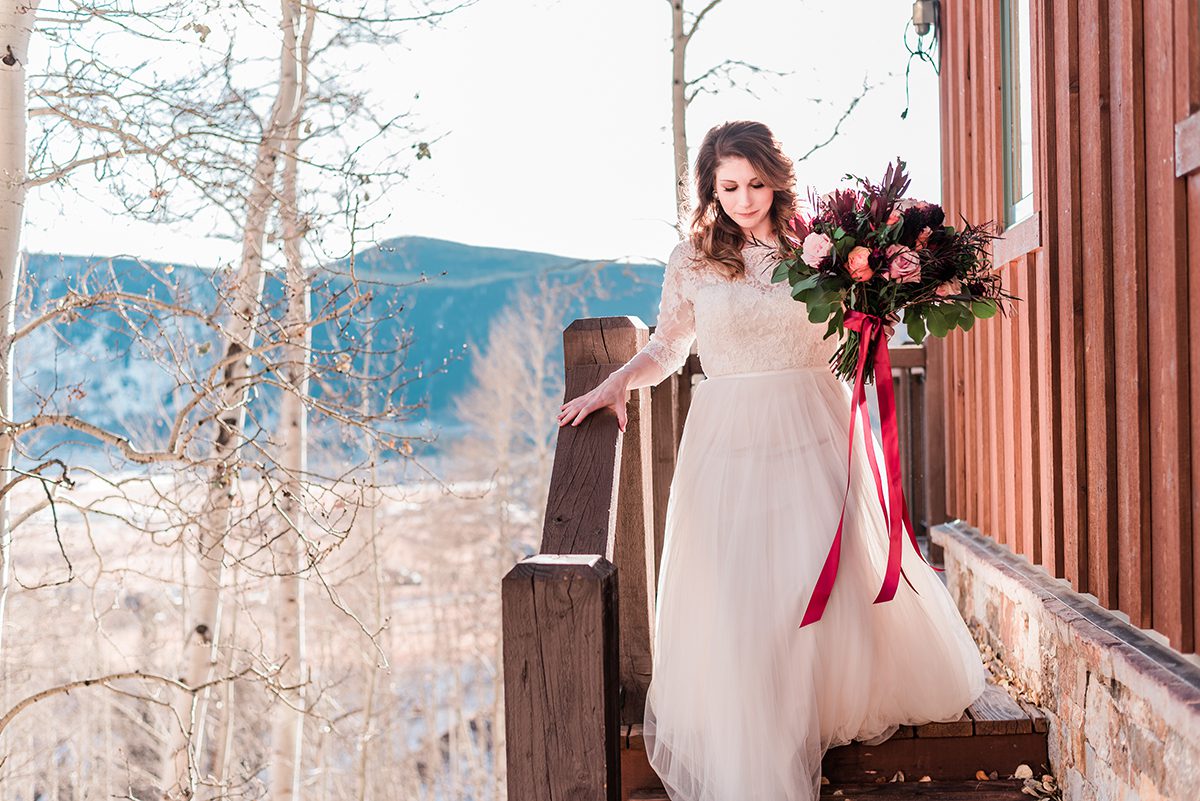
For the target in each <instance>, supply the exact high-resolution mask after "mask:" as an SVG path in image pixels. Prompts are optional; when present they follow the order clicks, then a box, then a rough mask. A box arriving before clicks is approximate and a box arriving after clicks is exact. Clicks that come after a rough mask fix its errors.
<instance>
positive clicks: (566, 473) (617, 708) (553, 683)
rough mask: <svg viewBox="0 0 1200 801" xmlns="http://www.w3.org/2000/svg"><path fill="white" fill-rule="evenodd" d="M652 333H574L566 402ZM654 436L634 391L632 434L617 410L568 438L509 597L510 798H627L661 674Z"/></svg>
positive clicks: (591, 419) (598, 326)
mask: <svg viewBox="0 0 1200 801" xmlns="http://www.w3.org/2000/svg"><path fill="white" fill-rule="evenodd" d="M648 332H649V329H647V327H646V325H645V323H643V322H642V321H641V320H639V319H638V318H636V317H601V318H587V319H581V320H576V321H575V322H573V323H572V324H571V325H570V326H568V327H567V329H566V330H565V331H564V332H563V352H564V355H563V360H564V364H565V370H566V393H565V394H566V398H573V397H578V396H579V395H582V394H584V393H585V392H587V391H589V390H590V389H592V388H593V387H595V386H596V385H598V384H599V383H600V382H601V381H602V380H603V379H604V378H605V377H606V376H607V375H608V374H609V373H610V372H612V371H613V370H615V369H616V368H617V367H619V366H621V365H622V364H623V363H625V361H627V360H628V359H629V358H630V357H631V356H633V355H634V354H635V353H636V352H637V351H638V350H639V349H640V348H641V347H642V346H643V345H645V344H646V342H647V340H648V338H649V333H648ZM650 437H651V431H650V392H649V391H648V390H647V389H639V390H635V391H633V392H632V393H631V394H630V399H629V405H628V425H627V426H626V430H625V433H624V434H622V433H621V432H620V430H619V429H618V428H617V420H616V416H615V415H614V414H613V413H612V412H611V411H609V410H601V411H599V412H593V413H592V414H590V415H588V417H587V418H585V419H584V421H583V422H582V423H581V424H580V425H578V426H563V427H562V428H561V429H559V434H558V442H557V444H556V448H555V453H554V467H553V470H552V471H551V477H550V492H549V498H548V500H547V503H546V522H545V527H544V528H543V531H542V546H541V549H540V553H539V554H537V555H535V556H532V557H530V558H528V559H525V560H522V561H521V562H520V563H518V564H517V565H516V566H515V567H514V568H513V569H512V570H511V571H509V573H508V575H507V576H505V577H504V581H503V585H502V592H501V601H502V607H503V616H504V629H503V636H504V673H505V679H504V700H505V718H506V721H505V730H506V734H507V764H508V797H509V799H510V801H542V800H543V799H544V800H545V801H550V800H551V799H559V798H570V799H573V800H574V799H580V800H581V801H582V800H583V799H597V801H599V800H600V799H605V800H606V801H607V800H610V799H611V801H616V799H619V798H620V791H621V788H620V763H619V759H620V752H619V748H618V737H619V734H620V723H622V722H635V721H640V720H641V716H642V712H643V708H644V705H645V698H646V688H647V686H648V685H649V682H650V668H651V664H652V657H651V651H650V649H651V645H652V639H653V637H652V634H653V624H654V581H653V575H654V568H653V561H654V551H653V548H654V533H653V512H652V489H651V473H650V465H651V445H650ZM618 577H619V579H620V580H619V582H618ZM618 587H619V592H618ZM618 596H619V602H618Z"/></svg>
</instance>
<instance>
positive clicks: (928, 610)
mask: <svg viewBox="0 0 1200 801" xmlns="http://www.w3.org/2000/svg"><path fill="white" fill-rule="evenodd" d="M849 408H850V392H849V388H848V387H846V386H845V385H844V384H842V383H841V382H839V381H837V380H836V379H835V378H834V377H833V376H832V374H830V372H829V370H828V368H826V367H820V368H814V369H789V370H780V371H770V372H758V373H742V374H738V375H727V376H719V377H715V378H707V379H705V380H703V381H701V382H700V383H699V384H698V385H697V386H696V387H695V389H694V391H693V395H692V401H691V406H690V408H689V411H688V414H687V418H686V423H685V425H684V432H683V437H682V440H681V442H680V446H679V454H678V461H677V464H676V468H675V475H674V479H673V481H672V486H671V494H670V501H669V503H668V506H667V513H666V535H665V540H664V545H663V554H662V564H661V566H660V574H659V583H658V597H657V605H656V611H655V633H654V672H653V677H652V681H651V684H650V688H649V692H648V695H647V699H646V707H645V717H644V726H643V734H644V739H645V743H646V749H647V753H648V755H649V759H650V763H651V765H652V766H653V767H654V769H655V770H656V772H657V773H658V774H659V776H660V777H661V778H662V780H663V783H664V785H665V787H666V789H667V792H668V795H669V796H670V797H671V799H673V801H812V800H813V799H816V798H817V797H818V794H819V789H820V776H821V759H822V757H823V755H824V752H825V750H826V749H827V748H829V747H831V746H834V745H841V744H844V743H848V742H850V741H851V740H855V739H857V740H862V741H866V742H870V743H871V744H874V743H877V742H881V741H883V740H885V739H887V738H888V737H890V736H891V735H892V734H893V733H895V731H896V729H897V728H898V726H899V725H900V724H921V723H927V722H930V721H948V720H956V719H957V718H958V717H959V716H960V715H961V714H962V712H963V710H964V709H965V708H966V707H967V706H969V705H970V704H971V703H972V702H973V701H974V700H975V699H976V698H977V697H978V696H979V695H980V694H981V693H982V692H983V690H984V686H985V683H986V676H987V672H986V668H985V667H984V665H983V663H982V661H981V659H980V656H979V650H978V647H977V645H976V644H975V642H974V641H973V639H972V637H971V635H970V632H969V631H968V629H967V627H966V625H965V624H964V622H963V620H962V617H961V616H960V615H959V613H958V610H957V609H956V607H955V605H954V602H953V600H952V599H951V597H950V594H949V592H948V591H947V590H946V587H945V585H944V584H943V583H942V581H941V579H940V578H939V577H938V575H937V573H935V572H934V571H933V570H932V569H931V568H930V567H929V566H928V565H926V564H925V563H924V562H923V561H922V560H921V558H920V557H919V556H918V555H917V554H916V553H915V552H914V551H913V549H912V546H911V543H907V542H906V543H905V550H904V557H903V562H902V564H903V566H904V570H905V573H906V574H907V576H908V578H909V580H910V581H912V583H913V585H914V586H915V587H916V589H917V590H918V592H919V593H920V595H919V596H918V595H917V594H914V593H913V591H912V589H911V588H910V587H909V586H908V584H907V583H905V582H904V580H903V579H901V581H900V586H899V588H898V589H897V591H896V595H895V597H894V598H893V599H892V600H891V601H887V602H883V603H879V604H874V603H872V601H873V600H874V599H875V597H876V595H877V594H878V592H879V588H880V586H881V584H882V580H883V573H884V568H885V566H886V563H887V535H886V529H885V526H884V520H883V514H882V512H881V510H880V509H879V501H878V497H877V495H876V494H875V488H874V483H873V479H872V478H871V474H870V468H869V467H868V465H867V462H866V459H865V450H863V447H862V445H861V442H862V438H861V429H860V430H859V434H858V435H856V438H855V439H856V444H855V449H856V452H855V456H854V468H853V469H854V480H853V482H852V485H851V490H850V498H849V501H848V504H847V510H846V519H847V523H846V527H845V531H844V533H843V535H842V548H841V561H840V567H839V570H838V576H837V583H836V585H835V587H834V590H833V594H832V596H831V597H830V599H829V603H828V605H827V606H826V608H825V612H824V615H823V616H822V618H821V620H819V621H817V622H816V623H813V624H811V625H809V626H805V627H804V628H803V629H801V628H799V625H800V620H801V619H802V617H803V613H804V609H805V605H806V604H807V602H808V598H809V595H810V593H811V592H812V588H813V585H814V583H815V581H816V578H817V576H818V574H819V573H820V570H821V565H822V564H823V562H824V560H825V555H826V553H827V552H828V550H829V545H830V543H831V542H832V540H833V535H834V532H835V530H836V527H837V520H838V514H839V512H840V510H841V502H842V495H843V490H844V488H845V486H846V435H847V432H846V427H847V424H848V422H849V418H848V415H849ZM874 441H875V442H877V441H878V440H877V439H876V440H874ZM876 447H877V446H876Z"/></svg>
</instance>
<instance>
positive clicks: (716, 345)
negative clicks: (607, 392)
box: [641, 240, 837, 384]
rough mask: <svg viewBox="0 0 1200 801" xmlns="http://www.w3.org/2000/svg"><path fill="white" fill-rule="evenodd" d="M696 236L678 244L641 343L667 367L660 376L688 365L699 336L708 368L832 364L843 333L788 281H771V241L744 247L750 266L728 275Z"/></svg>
mask: <svg viewBox="0 0 1200 801" xmlns="http://www.w3.org/2000/svg"><path fill="white" fill-rule="evenodd" d="M694 256H695V253H694V249H693V246H692V244H691V242H690V241H689V240H684V241H682V242H680V243H679V244H678V245H676V246H675V249H674V250H673V251H671V256H670V258H669V259H668V260H667V267H666V270H665V272H664V273H663V287H662V297H661V300H660V304H659V310H658V322H657V324H656V325H655V328H654V332H653V333H652V334H651V335H650V341H649V342H648V343H647V344H646V346H645V347H644V348H642V350H641V352H642V353H646V354H647V355H649V356H650V357H651V358H653V359H654V361H655V362H657V363H658V364H659V366H660V367H661V368H662V375H661V376H658V377H656V380H654V381H653V383H654V384H657V383H659V382H660V381H662V380H663V379H665V378H666V377H667V376H668V375H670V374H671V373H673V372H675V371H676V370H678V369H679V368H680V367H682V366H683V363H684V361H686V360H687V356H688V353H689V351H690V350H691V347H692V342H693V341H695V342H696V343H697V351H698V353H699V356H700V364H701V367H702V368H703V369H704V374H705V375H707V376H718V375H728V374H730V373H746V372H756V371H760V370H784V369H788V368H793V367H828V362H829V358H830V357H831V356H832V355H833V352H834V351H835V350H836V349H837V340H836V339H835V338H830V339H828V340H826V339H824V338H823V337H824V334H825V328H826V326H825V324H824V323H820V324H817V323H810V322H809V321H808V314H807V310H806V308H805V306H804V304H803V303H798V302H797V301H795V300H794V299H793V298H792V296H791V291H790V287H789V285H788V283H787V282H786V281H781V282H779V283H771V273H772V272H773V271H774V269H775V266H776V265H777V264H778V263H779V262H778V260H777V256H776V254H775V250H774V248H772V247H771V246H769V245H748V246H746V247H744V248H743V249H742V259H743V261H744V262H745V264H746V273H745V275H744V276H742V277H741V278H738V279H728V278H725V277H724V276H722V275H721V274H720V273H718V272H716V271H715V270H714V269H713V268H711V267H709V266H708V265H706V264H704V263H703V262H701V261H699V260H697V259H695V258H694Z"/></svg>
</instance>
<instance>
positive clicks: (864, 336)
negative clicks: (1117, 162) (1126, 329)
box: [772, 159, 1014, 384]
mask: <svg viewBox="0 0 1200 801" xmlns="http://www.w3.org/2000/svg"><path fill="white" fill-rule="evenodd" d="M845 177H846V178H849V179H854V180H855V181H856V182H857V183H858V184H859V187H860V188H856V189H841V190H834V191H833V192H829V193H828V194H825V195H822V196H821V197H820V198H819V199H814V198H813V195H812V193H811V192H810V193H809V205H810V208H811V210H812V215H811V217H809V218H807V219H806V218H805V217H803V216H799V215H798V216H796V217H795V218H793V220H792V224H791V225H792V231H793V233H794V235H795V241H796V242H797V243H799V244H798V245H797V246H796V247H795V248H794V250H793V251H792V253H791V254H790V256H789V257H787V258H785V259H783V260H782V261H781V262H780V263H779V266H778V267H777V268H776V270H775V273H774V276H773V277H772V280H773V281H776V282H778V281H783V280H785V279H786V280H787V281H789V282H790V283H791V287H792V297H794V298H795V299H796V300H799V301H803V302H804V303H805V304H806V306H807V308H808V318H809V319H810V320H812V321H813V322H815V323H823V322H826V321H828V323H829V328H828V330H827V331H826V332H825V336H826V337H827V338H828V337H830V336H833V335H834V333H835V332H836V333H837V334H838V335H839V336H840V337H842V342H841V344H840V345H839V347H838V349H837V351H836V352H835V354H834V356H833V358H832V359H831V360H830V364H831V365H832V367H833V372H834V374H835V375H837V377H838V378H840V379H842V380H844V381H853V380H854V378H855V374H856V372H857V368H858V365H859V358H858V355H859V349H860V348H861V347H863V342H864V340H865V341H866V348H867V349H868V352H867V359H866V362H865V363H867V364H870V363H872V362H873V361H874V359H873V358H872V357H873V356H874V351H875V350H876V349H877V348H878V347H879V345H880V344H881V343H882V342H883V337H882V336H881V335H880V334H881V332H882V328H883V324H884V322H885V321H887V320H895V319H896V318H897V315H898V313H900V312H903V314H904V318H903V319H904V323H905V326H906V327H907V328H908V333H909V335H910V336H911V337H912V338H913V340H914V341H916V342H918V343H920V342H921V341H922V340H923V339H924V338H925V335H926V333H930V334H933V335H934V336H938V337H944V336H945V335H946V334H947V333H948V332H949V331H951V330H953V329H954V328H961V329H962V330H964V331H969V330H971V327H972V326H973V325H974V324H975V320H976V318H979V319H986V318H989V317H992V316H994V315H995V314H996V312H997V311H1000V312H1002V313H1003V312H1004V305H1003V304H1004V303H1005V302H1006V301H1009V300H1013V299H1014V298H1013V296H1011V295H1009V294H1008V293H1007V292H1005V291H1004V289H1002V288H1001V285H1000V277H999V276H998V275H997V274H996V271H995V270H993V269H992V268H991V266H990V263H989V259H988V255H987V252H986V250H985V247H986V246H987V243H988V242H989V241H990V240H991V239H994V238H996V237H995V236H994V235H993V234H991V233H989V230H988V229H989V225H988V224H986V223H985V224H984V225H971V224H967V223H966V221H965V220H964V225H963V227H962V228H961V229H956V228H955V227H954V226H951V225H943V222H944V219H945V213H944V212H943V211H942V208H941V206H938V205H936V204H934V203H925V202H923V201H919V200H910V199H908V198H905V197H904V192H905V190H907V189H908V185H909V178H908V177H907V176H906V175H905V173H904V161H902V160H900V159H897V160H896V165H895V166H893V165H891V164H889V165H888V169H887V174H886V175H885V176H884V178H883V182H882V183H881V184H879V185H875V184H872V183H871V182H870V181H868V180H866V179H864V178H858V177H857V176H854V175H849V174H847V175H846V176H845ZM864 381H865V383H868V384H869V383H871V381H872V376H871V374H870V371H868V372H867V374H866V375H865V376H864Z"/></svg>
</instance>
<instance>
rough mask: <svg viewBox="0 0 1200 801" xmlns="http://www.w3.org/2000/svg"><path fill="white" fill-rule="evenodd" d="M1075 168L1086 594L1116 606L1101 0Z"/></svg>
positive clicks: (1084, 31) (1093, 24)
mask: <svg viewBox="0 0 1200 801" xmlns="http://www.w3.org/2000/svg"><path fill="white" fill-rule="evenodd" d="M1079 19H1080V22H1079V34H1080V46H1079V54H1080V65H1079V88H1080V129H1081V133H1080V141H1081V147H1080V157H1081V163H1080V172H1081V174H1083V175H1087V176H1090V178H1089V179H1088V180H1087V181H1082V182H1081V184H1082V186H1081V202H1082V212H1083V221H1082V226H1081V235H1082V237H1083V271H1084V273H1085V274H1086V275H1087V276H1088V280H1087V281H1086V282H1084V284H1083V287H1082V291H1083V369H1084V416H1085V419H1086V425H1085V429H1086V441H1085V446H1086V456H1085V459H1084V472H1085V475H1086V477H1087V495H1086V498H1087V505H1086V509H1085V515H1086V520H1087V525H1086V527H1085V528H1084V529H1083V530H1082V531H1081V532H1080V534H1081V536H1083V537H1085V538H1086V540H1087V547H1086V549H1081V550H1086V554H1087V562H1086V576H1085V578H1084V581H1083V582H1082V583H1083V584H1085V585H1086V586H1087V587H1088V590H1087V591H1088V592H1090V593H1092V594H1093V595H1095V596H1096V597H1097V598H1098V599H1100V602H1101V603H1103V604H1104V605H1106V606H1112V605H1115V604H1116V603H1117V587H1116V581H1115V579H1116V576H1117V546H1116V542H1115V536H1116V527H1117V510H1116V507H1115V506H1114V505H1113V504H1112V499H1113V498H1115V497H1116V494H1117V438H1116V385H1117V381H1118V378H1117V375H1116V368H1115V363H1114V360H1113V348H1114V340H1113V329H1114V328H1115V326H1114V325H1113V321H1114V320H1116V319H1119V318H1118V317H1117V316H1116V315H1115V313H1114V299H1113V291H1112V287H1113V270H1112V269H1111V265H1112V228H1111V220H1110V219H1109V205H1108V204H1109V202H1110V200H1111V197H1112V194H1111V193H1112V183H1111V174H1110V172H1109V170H1108V165H1109V164H1110V163H1111V160H1112V151H1111V146H1110V133H1111V132H1110V119H1109V116H1108V113H1107V109H1108V69H1109V67H1108V6H1107V4H1106V2H1105V0H1080V4H1079Z"/></svg>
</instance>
